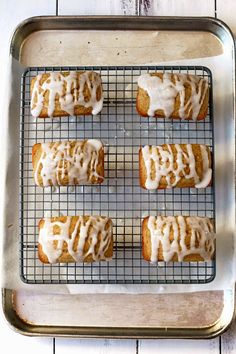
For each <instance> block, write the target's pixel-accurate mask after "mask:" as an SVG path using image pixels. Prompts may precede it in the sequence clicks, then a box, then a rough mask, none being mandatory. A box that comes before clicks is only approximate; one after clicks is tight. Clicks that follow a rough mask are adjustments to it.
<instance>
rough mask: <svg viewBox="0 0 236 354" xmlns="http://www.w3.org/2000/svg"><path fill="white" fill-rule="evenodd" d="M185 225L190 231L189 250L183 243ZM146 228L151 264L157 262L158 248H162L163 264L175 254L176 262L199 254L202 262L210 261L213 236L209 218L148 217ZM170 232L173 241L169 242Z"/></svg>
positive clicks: (212, 251)
mask: <svg viewBox="0 0 236 354" xmlns="http://www.w3.org/2000/svg"><path fill="white" fill-rule="evenodd" d="M187 225H188V226H189V228H190V230H191V239H190V248H187V246H186V243H185V237H186V230H187ZM147 226H148V229H149V231H150V235H151V262H157V261H158V249H159V247H160V246H162V251H163V259H164V261H165V262H170V261H171V260H172V258H173V256H174V255H175V254H176V255H177V257H178V262H183V261H184V258H185V257H186V256H188V255H190V254H199V255H200V256H201V257H202V259H203V260H204V261H209V260H211V258H212V255H213V253H214V249H215V246H214V240H215V235H214V232H213V225H212V223H211V221H210V219H209V218H207V217H197V216H196V217H192V216H189V217H186V218H184V217H183V216H176V217H175V216H166V217H164V216H157V217H154V216H150V217H149V219H148V225H147ZM171 230H173V241H170V231H171ZM196 241H197V242H198V246H196Z"/></svg>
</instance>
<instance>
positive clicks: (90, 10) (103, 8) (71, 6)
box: [58, 0, 136, 15]
mask: <svg viewBox="0 0 236 354" xmlns="http://www.w3.org/2000/svg"><path fill="white" fill-rule="evenodd" d="M58 5H59V6H58V14H59V15H72V14H73V15H135V13H136V2H135V1H133V0H105V1H97V0H86V1H78V0H70V1H68V0H59V4H58Z"/></svg>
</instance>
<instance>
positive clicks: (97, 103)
mask: <svg viewBox="0 0 236 354" xmlns="http://www.w3.org/2000/svg"><path fill="white" fill-rule="evenodd" d="M30 93H31V114H32V115H33V116H34V117H39V118H48V117H60V116H69V115H87V114H98V113H99V112H100V111H101V110H102V106H103V93H102V81H101V77H100V75H99V74H98V73H96V72H93V71H84V72H76V71H69V72H50V73H45V74H39V75H37V76H36V77H34V78H33V79H32V80H31V85H30Z"/></svg>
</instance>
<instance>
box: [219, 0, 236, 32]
mask: <svg viewBox="0 0 236 354" xmlns="http://www.w3.org/2000/svg"><path fill="white" fill-rule="evenodd" d="M216 12H217V17H218V18H219V19H220V20H222V21H224V22H225V23H226V24H227V25H228V26H229V27H230V28H231V30H232V31H233V33H234V36H236V21H235V18H236V17H235V14H236V1H234V0H217V2H216Z"/></svg>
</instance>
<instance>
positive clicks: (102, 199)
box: [20, 66, 215, 284]
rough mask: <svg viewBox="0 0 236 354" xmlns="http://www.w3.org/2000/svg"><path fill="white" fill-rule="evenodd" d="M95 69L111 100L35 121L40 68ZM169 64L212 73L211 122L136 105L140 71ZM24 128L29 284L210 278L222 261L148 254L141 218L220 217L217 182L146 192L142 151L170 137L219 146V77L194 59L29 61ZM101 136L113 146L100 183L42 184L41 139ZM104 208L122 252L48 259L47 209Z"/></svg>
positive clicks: (24, 251)
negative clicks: (146, 114)
mask: <svg viewBox="0 0 236 354" xmlns="http://www.w3.org/2000/svg"><path fill="white" fill-rule="evenodd" d="M69 70H95V71H97V72H99V73H100V74H101V76H102V80H103V89H104V97H105V100H104V107H103V110H102V112H101V113H100V114H99V115H98V116H82V117H69V118H68V117H62V118H53V119H51V118H48V119H37V120H35V119H34V118H33V117H32V116H31V114H30V82H31V79H32V77H34V76H35V75H37V74H39V73H44V72H50V71H69ZM155 71H168V72H175V73H179V72H181V73H190V74H195V75H199V76H202V77H205V78H206V79H207V80H208V82H209V85H210V88H211V90H210V92H211V97H210V104H209V108H208V115H207V118H206V119H205V120H204V121H198V122H194V121H179V120H171V119H155V118H143V117H140V116H139V115H138V114H137V112H136V107H135V97H136V89H137V77H138V76H139V75H140V74H143V73H146V72H155ZM21 89H22V98H21V123H20V125H21V129H20V269H21V277H22V279H23V281H24V282H27V283H37V284H41V283H96V284H98V283H109V284H115V283H126V284H127V283H133V284H134V283H135V284H136V283H137V284H148V283H150V284H157V283H162V284H168V283H206V282H210V281H211V280H213V279H214V277H215V260H213V261H211V262H191V263H187V262H186V263H185V262H178V263H173V262H169V263H165V262H158V264H151V263H148V262H146V261H144V260H143V258H142V250H141V222H142V219H143V218H144V217H145V216H148V215H160V214H161V215H193V216H194V215H195V216H196V215H197V216H208V217H210V218H215V205H214V187H208V188H206V189H195V188H190V189H189V188H183V189H180V188H174V189H166V190H158V191H146V190H143V189H142V188H141V187H140V185H139V178H138V176H139V170H138V150H139V147H140V146H142V145H146V144H150V145H152V144H153V145H160V144H164V143H200V144H207V145H209V146H210V147H211V150H212V151H213V152H214V139H213V119H212V77H211V72H210V71H209V69H207V68H205V67H200V66H198V67H193V66H188V67H185V66H173V67H172V66H135V67H130V66H125V67H56V68H55V67H45V68H35V67H34V68H28V69H27V70H26V71H25V73H24V74H23V77H22V87H21ZM91 138H96V139H101V140H102V141H103V143H104V145H105V147H106V150H107V151H106V159H105V182H104V183H103V184H102V185H99V186H94V185H93V186H76V187H59V188H57V189H55V188H54V187H49V188H40V187H37V186H35V184H34V179H33V173H32V162H31V152H32V146H33V145H34V144H35V143H37V142H46V141H48V142H49V141H55V140H74V139H75V140H77V139H78V140H80V139H91ZM83 214H87V215H103V216H109V217H111V218H112V220H113V223H114V257H113V260H112V261H110V262H96V263H92V264H79V263H70V264H53V265H51V264H46V265H45V264H42V263H41V262H40V261H39V260H38V255H37V239H38V222H39V220H40V219H41V218H42V217H45V216H57V215H83Z"/></svg>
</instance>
